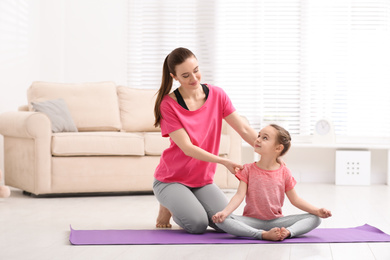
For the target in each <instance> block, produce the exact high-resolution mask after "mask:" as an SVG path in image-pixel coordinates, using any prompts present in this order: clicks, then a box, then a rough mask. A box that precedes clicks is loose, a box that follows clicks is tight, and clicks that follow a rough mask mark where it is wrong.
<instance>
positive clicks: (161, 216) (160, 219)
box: [156, 204, 172, 228]
mask: <svg viewBox="0 0 390 260" xmlns="http://www.w3.org/2000/svg"><path fill="white" fill-rule="evenodd" d="M171 216H172V214H171V212H170V211H169V210H168V209H167V208H166V207H164V206H163V205H161V204H160V210H159V212H158V216H157V221H156V228H171V227H172V225H171V224H170V223H169V221H170V219H171Z"/></svg>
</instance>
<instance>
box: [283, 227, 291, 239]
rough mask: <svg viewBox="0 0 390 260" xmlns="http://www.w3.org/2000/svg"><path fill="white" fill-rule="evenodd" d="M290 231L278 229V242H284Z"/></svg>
mask: <svg viewBox="0 0 390 260" xmlns="http://www.w3.org/2000/svg"><path fill="white" fill-rule="evenodd" d="M290 234H291V233H290V231H288V230H287V229H286V228H284V227H282V228H281V229H280V240H284V239H286V238H288V237H289V236H290Z"/></svg>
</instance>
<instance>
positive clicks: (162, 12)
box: [128, 0, 390, 137]
mask: <svg viewBox="0 0 390 260" xmlns="http://www.w3.org/2000/svg"><path fill="white" fill-rule="evenodd" d="M128 10H129V11H128V13H129V17H128V28H129V30H128V39H129V41H128V42H129V45H128V46H129V47H128V84H129V86H133V87H143V88H153V89H157V88H158V87H159V85H160V81H161V69H162V64H163V60H164V59H165V57H166V55H167V54H168V53H169V52H170V51H171V50H173V49H174V48H176V47H179V46H183V47H187V48H189V49H191V50H192V51H193V52H194V53H195V54H196V55H197V58H198V60H199V63H200V68H201V72H202V76H203V82H204V83H211V84H214V85H217V86H220V87H222V88H223V89H224V90H225V91H226V92H227V93H228V95H229V96H230V98H231V99H232V101H233V104H234V106H235V107H236V109H237V111H238V112H239V113H240V114H242V115H244V116H245V117H247V118H248V119H249V121H250V123H251V125H252V126H253V127H254V128H255V129H257V130H259V129H260V128H261V127H263V126H265V125H266V124H269V123H270V122H277V123H279V124H281V125H283V126H285V127H286V128H287V129H288V130H289V131H290V133H292V134H294V135H310V134H313V130H314V124H315V122H316V121H317V120H319V119H321V118H328V119H330V120H331V121H333V123H334V125H335V130H336V134H337V135H347V136H375V137H390V131H389V130H388V129H390V128H389V127H390V95H389V94H388V93H386V91H387V90H386V89H387V88H388V87H389V86H390V84H389V83H390V79H389V77H390V76H389V75H390V73H388V71H390V70H389V69H390V52H389V48H388V46H390V44H389V43H390V39H389V37H390V33H389V27H390V18H389V17H390V2H389V1H386V0H317V1H312V0H272V1H271V0H242V1H233V0H224V1H223V0H208V1H202V0H198V1H191V0H190V1H178V0H168V1H158V0H145V1H135V0H129V8H128ZM175 87H177V86H175Z"/></svg>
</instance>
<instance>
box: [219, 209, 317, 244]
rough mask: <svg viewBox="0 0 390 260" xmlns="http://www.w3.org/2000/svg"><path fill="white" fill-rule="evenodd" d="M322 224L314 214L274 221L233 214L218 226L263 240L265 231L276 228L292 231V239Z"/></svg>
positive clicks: (237, 233) (281, 218) (231, 232)
mask: <svg viewBox="0 0 390 260" xmlns="http://www.w3.org/2000/svg"><path fill="white" fill-rule="evenodd" d="M320 224H321V219H320V218H319V217H317V216H315V215H312V214H308V213H307V214H299V215H290V216H285V217H280V218H276V219H272V220H261V219H257V218H250V217H245V216H237V215H234V214H231V215H230V216H228V217H227V218H226V219H225V221H224V222H222V223H218V224H217V226H218V227H219V228H221V229H222V230H223V231H225V232H227V233H229V234H232V235H235V236H240V237H253V238H256V239H262V233H263V231H264V230H265V231H268V230H270V229H272V228H274V227H279V228H282V227H284V228H286V229H287V230H288V231H290V233H291V236H290V237H296V236H300V235H302V234H305V233H307V232H309V231H311V230H313V229H315V228H316V227H318V226H319V225H320Z"/></svg>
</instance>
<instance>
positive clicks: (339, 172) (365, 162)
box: [336, 151, 371, 185]
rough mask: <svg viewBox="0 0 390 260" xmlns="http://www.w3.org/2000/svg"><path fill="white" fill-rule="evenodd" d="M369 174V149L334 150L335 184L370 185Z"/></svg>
mask: <svg viewBox="0 0 390 260" xmlns="http://www.w3.org/2000/svg"><path fill="white" fill-rule="evenodd" d="M370 175H371V152H370V151H336V185H370V184H371V178H370Z"/></svg>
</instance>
